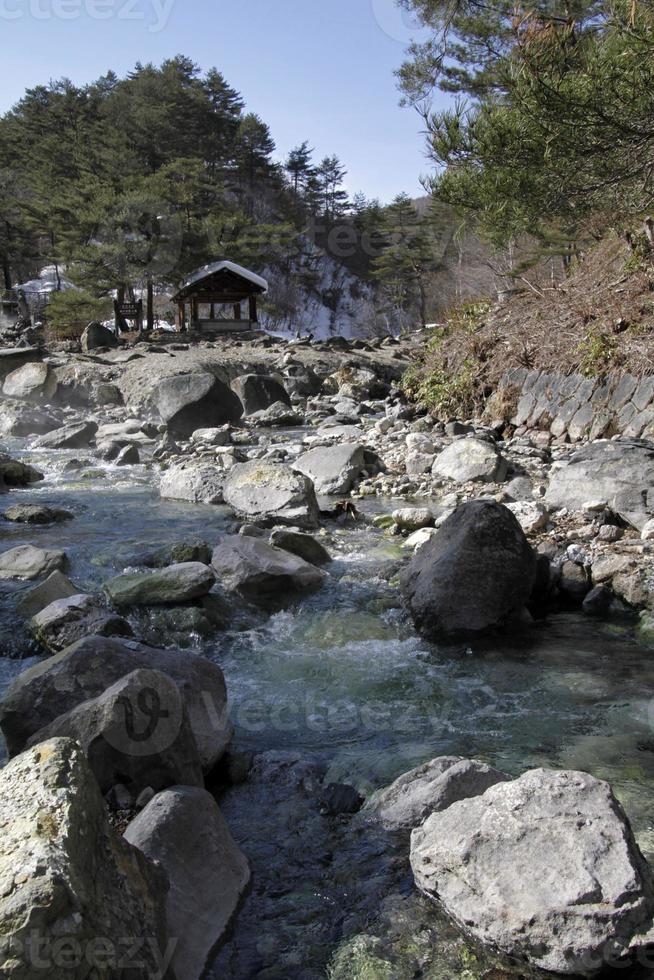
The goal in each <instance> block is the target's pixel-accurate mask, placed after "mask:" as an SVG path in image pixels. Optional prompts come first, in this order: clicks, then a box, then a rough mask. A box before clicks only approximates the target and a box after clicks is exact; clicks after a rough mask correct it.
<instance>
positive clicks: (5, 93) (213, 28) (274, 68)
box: [0, 0, 430, 201]
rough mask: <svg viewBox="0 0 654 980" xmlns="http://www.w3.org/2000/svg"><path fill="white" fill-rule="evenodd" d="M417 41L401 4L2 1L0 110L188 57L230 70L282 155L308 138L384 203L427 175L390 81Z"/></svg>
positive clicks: (411, 119)
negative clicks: (56, 84)
mask: <svg viewBox="0 0 654 980" xmlns="http://www.w3.org/2000/svg"><path fill="white" fill-rule="evenodd" d="M414 36H419V35H418V32H417V29H416V27H415V25H412V24H411V23H410V21H409V19H408V15H407V14H406V13H402V12H401V11H400V10H399V9H398V8H397V7H396V6H395V3H394V0H0V38H1V45H0V50H1V51H2V57H1V58H0V111H4V110H6V109H8V108H9V107H10V106H11V105H13V104H14V103H15V102H16V101H17V100H18V99H19V98H20V96H21V95H22V93H23V91H24V89H25V88H27V87H31V86H33V85H37V84H40V83H44V82H47V81H49V80H50V79H51V78H52V79H54V78H60V77H62V76H67V77H69V78H71V79H72V80H73V81H74V82H76V83H78V84H79V83H83V82H86V81H90V80H92V79H94V78H97V77H98V76H99V75H101V74H104V73H105V72H106V71H107V70H108V69H109V68H113V69H114V70H115V71H117V72H118V73H119V74H123V73H124V72H126V71H128V70H129V69H130V68H131V67H132V66H133V65H134V63H135V62H136V61H137V60H139V59H140V60H141V61H155V62H159V61H161V60H163V59H164V58H166V57H170V56H172V55H175V54H178V53H181V54H185V55H187V56H189V57H191V58H192V59H193V60H194V61H196V62H197V63H198V64H199V65H201V66H202V67H203V68H209V67H211V66H214V65H215V66H216V67H217V68H218V69H219V70H220V71H222V72H223V73H224V74H225V76H226V78H227V80H228V81H229V82H230V84H231V85H233V86H234V87H235V88H236V89H238V90H239V91H240V92H241V93H242V94H243V96H244V98H245V100H246V102H247V105H248V108H249V109H250V110H251V111H254V112H257V113H258V114H259V115H260V116H262V117H263V119H264V120H265V121H266V122H267V123H268V124H269V126H270V127H271V130H272V133H273V136H274V138H275V140H276V141H277V145H278V150H279V155H280V156H283V155H285V154H286V153H287V152H288V150H289V149H290V148H291V147H292V146H295V145H297V144H298V143H300V142H302V140H304V139H307V140H309V141H310V143H311V145H312V146H314V147H315V148H316V156H317V157H318V158H319V157H321V156H324V155H325V154H327V153H336V154H337V155H338V156H339V157H340V158H341V159H342V161H343V163H344V165H345V166H346V167H347V169H348V179H347V183H348V190H349V191H350V192H351V193H354V192H355V191H357V190H363V191H364V192H365V193H367V194H368V196H371V197H372V196H376V197H379V198H380V199H381V200H383V201H388V200H390V199H391V198H392V197H394V196H395V195H396V194H398V193H400V192H401V191H406V192H408V193H410V194H412V195H417V194H420V193H422V191H421V188H420V176H421V174H425V173H427V172H429V169H430V165H429V162H428V161H427V160H426V158H425V155H424V142H423V138H422V136H421V135H420V127H421V124H420V119H419V117H418V115H417V114H416V113H415V112H414V111H413V110H411V109H401V108H400V107H399V105H398V102H399V95H398V92H397V88H396V82H395V78H394V76H393V72H394V70H395V69H396V68H398V67H399V65H400V64H401V63H402V60H403V57H404V53H405V50H406V47H407V45H408V43H409V41H410V40H411V38H412V37H414Z"/></svg>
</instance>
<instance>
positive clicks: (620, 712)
mask: <svg viewBox="0 0 654 980" xmlns="http://www.w3.org/2000/svg"><path fill="white" fill-rule="evenodd" d="M10 448H11V451H12V452H13V453H15V454H17V455H20V454H24V456H25V458H29V459H30V460H31V461H32V462H34V463H35V464H36V465H41V466H42V468H44V469H45V470H46V472H47V481H46V482H45V483H44V484H39V485H38V486H37V487H36V488H33V489H30V490H27V491H25V492H21V493H20V495H19V499H20V501H21V502H31V501H34V502H45V501H47V502H48V503H52V504H54V505H57V506H62V507H66V508H67V509H69V510H71V511H73V512H74V514H75V520H74V521H71V522H69V523H67V524H64V525H58V526H53V527H46V528H33V527H29V528H26V527H25V526H23V525H13V524H9V523H7V522H2V521H0V527H1V529H2V535H3V547H4V548H8V547H12V546H14V545H17V544H19V543H28V542H29V543H33V544H37V545H43V546H53V547H62V548H65V550H66V552H67V554H68V555H69V558H70V562H71V571H70V574H71V576H72V577H73V579H74V580H75V581H76V582H77V583H78V584H79V586H80V588H81V589H82V590H87V589H97V588H98V587H99V585H100V584H101V583H102V582H103V581H104V580H106V579H107V578H108V577H110V576H111V575H113V574H115V573H116V572H117V571H120V570H122V569H123V568H124V567H127V566H130V567H133V566H138V565H139V563H140V562H141V561H142V560H143V556H144V555H145V554H148V553H152V552H153V551H156V550H157V549H159V548H161V547H162V546H165V545H171V544H174V543H176V542H180V541H183V540H188V539H189V538H199V539H203V540H205V541H207V542H208V543H209V544H214V543H215V542H216V541H217V539H218V538H219V536H220V535H221V534H222V533H224V532H225V530H227V529H230V528H233V521H232V519H231V518H230V515H229V513H228V512H227V511H226V510H225V509H224V508H216V507H202V506H192V505H183V504H175V503H170V502H166V501H161V500H160V499H159V497H158V494H157V491H156V489H155V487H154V486H153V483H154V482H155V481H154V479H153V477H152V474H151V472H150V471H148V470H146V468H145V467H134V468H127V469H121V470H118V469H115V468H111V467H108V466H105V467H104V468H103V469H101V470H99V469H97V462H96V461H94V462H93V463H90V464H89V470H90V472H88V473H87V475H86V476H85V477H83V478H78V477H71V476H70V475H66V474H65V473H63V466H64V464H65V462H66V461H67V460H68V459H70V458H71V457H72V456H74V455H75V456H80V455H83V454H82V453H80V452H79V451H78V452H77V453H43V452H41V453H38V454H37V453H29V452H28V451H27V450H25V448H24V447H23V446H22V445H19V444H16V443H14V444H12V445H11V447H10ZM16 496H17V497H18V494H17V495H16ZM330 535H331V540H330V541H329V545H330V550H331V551H332V553H333V554H334V555H335V558H336V560H335V562H334V563H333V565H331V566H330V568H329V571H330V578H329V581H328V583H327V585H326V586H325V587H324V588H323V589H322V590H321V591H320V592H319V593H317V594H315V595H313V596H310V597H308V598H305V599H303V600H301V601H297V602H295V603H294V604H293V605H292V606H291V607H290V608H286V609H284V610H282V611H280V612H277V613H274V614H272V615H271V616H270V617H267V618H261V619H260V620H258V621H257V622H256V623H255V624H254V625H253V626H252V627H251V628H249V629H243V625H242V624H241V628H240V629H239V630H234V631H233V632H229V631H228V632H226V633H224V634H220V635H218V637H217V638H215V639H213V640H212V641H210V642H206V641H205V642H204V643H203V642H202V641H201V640H200V639H199V638H198V639H196V640H195V643H196V645H198V646H201V647H202V649H203V652H204V653H205V654H206V655H207V656H209V657H212V658H213V659H215V660H216V661H217V662H218V663H220V665H221V666H222V667H223V669H224V671H225V675H226V678H227V683H228V689H229V697H230V703H231V708H232V715H233V720H234V723H235V727H236V739H235V744H236V746H237V747H238V749H239V750H248V751H252V752H254V753H259V752H266V751H270V750H280V751H293V752H300V753H301V754H303V755H307V754H308V755H312V756H313V757H314V758H316V759H317V760H319V762H320V765H321V766H322V768H323V770H324V772H325V781H326V782H329V781H334V782H347V783H352V784H354V785H355V786H356V787H357V788H358V789H359V790H360V791H361V792H362V793H363V794H366V793H368V792H369V791H370V790H371V789H373V788H375V787H377V786H380V785H384V784H386V783H388V782H389V781H390V780H392V779H393V778H395V777H396V776H398V775H399V774H400V773H402V772H404V771H406V770H407V769H409V768H411V767H412V766H414V765H417V764H418V763H421V762H423V761H425V760H427V759H429V758H432V757H434V756H436V755H442V754H457V755H464V756H474V757H476V758H480V759H483V760H485V761H487V762H489V763H492V764H493V765H495V766H497V767H499V768H502V769H505V770H506V771H508V772H509V773H511V774H518V773H520V772H522V771H523V770H525V769H527V768H529V767H534V766H555V767H565V768H580V769H584V770H587V771H589V772H591V773H593V774H594V775H596V776H599V777H602V778H606V779H609V780H610V781H611V783H612V784H613V786H614V789H615V791H616V793H617V795H618V796H619V797H620V799H621V800H622V802H623V803H624V805H625V807H626V810H627V812H628V814H629V816H630V818H631V820H632V822H633V825H634V828H635V831H636V834H637V837H638V840H639V843H640V845H641V847H642V848H643V850H644V851H645V853H646V854H648V855H649V856H650V857H652V856H654V824H653V819H654V818H653V815H652V807H651V800H652V798H653V791H654V733H653V731H652V725H653V724H654V701H653V700H652V692H653V691H654V660H653V659H652V653H651V650H649V649H646V648H643V647H641V646H639V645H638V644H637V643H636V641H635V639H634V635H633V628H632V625H631V624H629V623H621V624H598V623H595V622H592V621H588V620H586V619H584V618H582V617H581V616H579V615H571V614H570V615H559V616H553V617H551V619H549V620H548V621H547V622H545V623H542V624H539V625H537V626H536V627H535V628H534V629H533V630H531V631H530V632H529V633H527V634H523V635H522V636H520V637H519V638H514V639H503V640H501V641H497V642H494V643H492V644H485V645H484V646H483V647H479V648H475V649H470V648H461V647H452V648H445V647H438V646H435V645H432V644H428V643H426V642H425V641H423V640H422V639H420V638H419V637H418V636H417V635H416V633H415V631H414V629H413V627H412V625H411V624H410V623H409V622H408V621H407V618H406V617H405V615H404V613H403V611H402V609H401V607H400V604H399V599H398V589H397V582H396V580H395V578H394V575H395V574H396V559H397V557H398V556H399V554H400V552H399V549H398V548H397V546H396V544H395V543H394V542H393V541H392V540H389V539H388V538H386V537H385V536H384V535H383V534H382V533H381V532H378V531H375V530H373V529H371V528H370V527H368V526H367V525H365V524H364V523H363V522H361V523H359V524H357V523H353V524H350V525H348V526H340V525H334V526H333V527H332V528H331V529H330ZM24 587H25V586H22V585H20V586H19V585H15V584H8V583H4V584H2V587H1V588H0V615H1V617H2V620H1V626H0V642H2V645H3V648H4V653H5V654H6V656H5V658H4V659H0V688H4V687H6V685H7V684H8V683H10V681H11V679H12V678H13V677H14V676H16V674H17V673H18V672H19V671H21V670H22V669H24V668H25V666H26V665H27V664H28V663H31V662H32V660H31V659H30V658H31V657H33V656H35V654H36V652H37V651H36V650H35V648H34V646H33V644H32V643H31V641H30V639H29V637H28V635H27V633H26V632H25V630H24V627H23V626H22V624H21V623H20V622H19V620H18V619H17V617H16V614H15V612H14V605H15V600H16V594H17V592H19V591H20V590H21V589H22V588H24ZM248 792H250V793H251V794H253V795H251V797H248V796H247V793H248ZM273 796H274V794H272V796H271V798H270V799H269V800H267V798H266V788H265V786H262V787H259V788H255V789H251V790H242V791H240V795H239V791H236V790H232V791H230V792H228V793H227V794H226V796H225V797H224V800H223V803H224V810H225V813H226V814H227V817H228V819H229V821H230V824H231V825H232V828H233V831H234V833H235V835H236V837H237V838H238V839H239V841H240V842H241V844H242V847H243V849H244V850H245V852H246V854H247V855H248V857H249V858H250V860H251V863H252V865H253V870H254V885H253V889H252V893H251V895H250V896H249V898H248V899H247V900H246V903H245V907H244V909H243V910H242V913H241V915H240V916H239V918H238V921H237V924H236V927H235V931H234V934H233V935H232V936H231V938H230V940H229V942H228V943H227V945H226V946H225V948H224V949H223V951H222V953H220V955H219V958H218V960H217V965H216V967H215V968H214V972H213V973H211V974H210V975H211V976H212V977H214V978H215V980H218V978H221V980H245V978H247V977H250V976H253V977H254V976H257V977H261V978H271V980H272V978H279V980H282V978H286V977H297V978H300V977H307V978H310V977H315V976H320V975H322V973H321V971H324V968H325V965H326V962H327V960H328V958H329V953H330V951H331V950H333V948H334V947H335V946H336V945H337V944H338V943H339V942H340V941H341V940H342V939H344V938H347V936H348V935H351V934H352V933H353V932H356V931H362V929H363V928H364V927H365V923H366V916H369V914H370V911H371V906H375V905H376V904H378V902H379V896H378V895H377V896H376V897H375V896H372V895H371V893H370V888H371V886H370V882H372V881H378V883H379V882H381V883H383V882H384V881H386V878H385V877H384V876H388V875H389V874H391V872H390V871H389V867H388V862H387V859H386V858H384V857H382V856H381V855H382V853H383V848H381V847H379V846H378V842H377V843H375V841H374V840H372V841H371V839H370V837H369V836H368V837H365V838H363V837H361V836H358V835H357V834H356V833H354V832H352V833H351V834H350V831H349V830H348V828H347V827H346V826H340V825H338V826H337V827H336V831H335V829H334V826H332V825H328V824H327V822H326V821H325V820H323V818H322V817H318V816H317V815H316V813H315V807H313V809H312V810H311V812H312V814H313V816H312V817H311V818H310V819H309V817H308V815H307V814H308V813H309V810H310V809H311V806H310V804H309V802H307V804H306V806H307V813H306V814H304V816H305V817H306V819H305V820H304V822H302V820H300V817H299V816H298V814H297V813H295V814H293V815H292V814H290V813H289V807H291V802H289V801H290V800H291V797H290V796H288V798H287V794H286V791H285V790H284V791H280V792H278V794H277V797H275V798H274V799H273ZM292 799H293V801H294V802H293V803H292V807H297V806H298V804H297V799H296V798H295V797H293V798H292ZM291 816H293V819H294V820H295V821H296V823H295V824H294V825H293V826H295V828H296V833H297V839H294V840H292V841H286V842H284V846H282V844H281V842H279V841H278V842H277V845H275V843H274V838H275V830H277V831H278V832H279V833H280V834H282V833H288V826H289V819H290V818H291ZM316 820H321V821H322V823H321V824H320V825H319V826H318V825H317V824H316V822H315V821H316ZM332 823H333V822H332ZM335 834H336V836H335ZM339 835H340V836H339ZM316 837H318V838H322V839H318V840H316ZM339 841H340V843H339ZM275 847H277V850H275ZM271 848H272V851H273V852H274V853H271ZM325 851H329V854H330V855H331V858H330V860H328V861H327V859H326V858H325V857H324V854H325ZM335 851H339V852H340V860H339V861H337V862H336V865H334V852H335ZM312 852H313V853H312ZM298 862H299V864H298ZM291 865H293V868H294V870H293V871H291V870H290V866H291ZM286 868H289V871H288V881H286V882H285V876H286V871H285V869H286ZM380 868H381V869H382V870H380ZM273 871H274V881H275V883H276V885H275V888H273V886H272V884H271V882H272V880H273ZM380 876H381V877H380ZM403 876H404V877H405V872H399V873H398V872H397V869H395V870H394V871H393V881H394V884H395V886H397V887H399V889H400V892H399V893H400V894H404V893H403V892H402V888H405V890H406V891H408V890H410V883H409V884H407V882H406V881H405V880H404V877H403ZM362 879H363V881H364V882H365V886H366V889H367V891H366V892H365V895H364V896H363V898H362V895H361V888H362ZM299 882H302V886H301V887H300V884H299ZM398 882H399V884H398ZM402 882H404V884H402ZM380 887H382V885H380ZM382 890H383V888H382ZM355 894H356V896H358V897H357V899H356V901H355V899H354V898H353V896H354V895H355ZM289 896H290V897H289ZM350 901H352V902H353V903H354V907H356V908H359V909H360V912H359V914H358V915H357V914H354V912H353V913H352V914H351V915H350V916H349V917H348V915H346V914H345V913H344V907H345V906H346V905H347V903H348V902H350ZM275 916H276V917H277V918H276V919H275ZM264 919H265V922H266V925H265V926H264V924H263V920H264ZM253 929H254V931H255V933H256V936H254V937H253V936H251V931H252V930H253ZM248 936H249V937H250V938H248ZM280 944H281V945H283V946H284V949H285V950H286V951H287V953H288V950H289V949H291V950H292V952H293V956H295V959H293V957H291V959H290V960H289V959H288V957H287V958H286V959H284V957H283V956H282V955H281V954H280V950H279V946H280ZM301 950H304V952H303V953H301V952H298V951H301ZM298 958H299V962H298ZM434 975H435V974H434ZM447 975H448V974H447V971H445V973H444V974H443V976H447ZM450 975H451V974H450ZM462 975H463V974H462Z"/></svg>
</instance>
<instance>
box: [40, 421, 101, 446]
mask: <svg viewBox="0 0 654 980" xmlns="http://www.w3.org/2000/svg"><path fill="white" fill-rule="evenodd" d="M97 431H98V424H97V422H71V423H70V424H69V425H62V426H61V428H60V429H55V430H54V432H47V433H46V434H45V435H43V436H39V438H38V439H36V440H35V442H34V445H35V446H36V447H37V448H39V449H83V448H84V447H86V446H88V445H89V444H90V443H91V440H92V439H93V438H94V437H95V434H96V432H97Z"/></svg>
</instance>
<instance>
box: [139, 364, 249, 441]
mask: <svg viewBox="0 0 654 980" xmlns="http://www.w3.org/2000/svg"><path fill="white" fill-rule="evenodd" d="M153 400H154V404H155V406H156V408H157V411H158V412H159V415H160V416H161V418H162V419H163V421H164V422H165V423H166V424H167V426H168V429H169V431H170V432H171V433H172V434H173V435H176V436H179V437H180V438H190V437H191V436H192V435H193V433H194V432H195V431H196V430H197V429H200V428H215V427H216V426H219V425H223V424H224V423H225V422H237V421H238V419H240V417H241V415H242V414H243V406H242V405H241V402H240V401H239V399H238V398H237V396H236V395H235V394H234V392H233V391H232V390H231V389H230V388H229V387H228V386H227V385H226V384H225V382H224V381H221V380H220V379H219V378H216V377H215V376H214V375H213V374H208V373H198V374H177V375H173V376H172V377H170V378H164V379H163V380H162V381H160V382H159V383H158V385H157V386H156V388H155V391H154V395H153Z"/></svg>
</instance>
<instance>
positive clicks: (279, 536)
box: [270, 527, 332, 565]
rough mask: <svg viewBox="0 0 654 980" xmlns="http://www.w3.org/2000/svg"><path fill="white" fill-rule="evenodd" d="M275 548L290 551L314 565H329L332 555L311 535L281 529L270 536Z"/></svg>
mask: <svg viewBox="0 0 654 980" xmlns="http://www.w3.org/2000/svg"><path fill="white" fill-rule="evenodd" d="M270 543H271V545H272V546H273V548H281V549H282V551H290V552H291V554H292V555H297V557H298V558H302V559H304V561H308V562H310V563H311V564H312V565H329V563H330V562H331V560H332V557H331V555H330V554H329V552H328V551H327V549H326V548H325V546H324V545H323V544H321V543H320V541H318V540H317V539H316V538H313V537H311V535H310V534H303V533H302V532H301V531H293V530H291V529H290V528H289V529H286V528H282V527H279V528H277V529H276V530H275V531H273V532H272V534H271V535H270Z"/></svg>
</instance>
